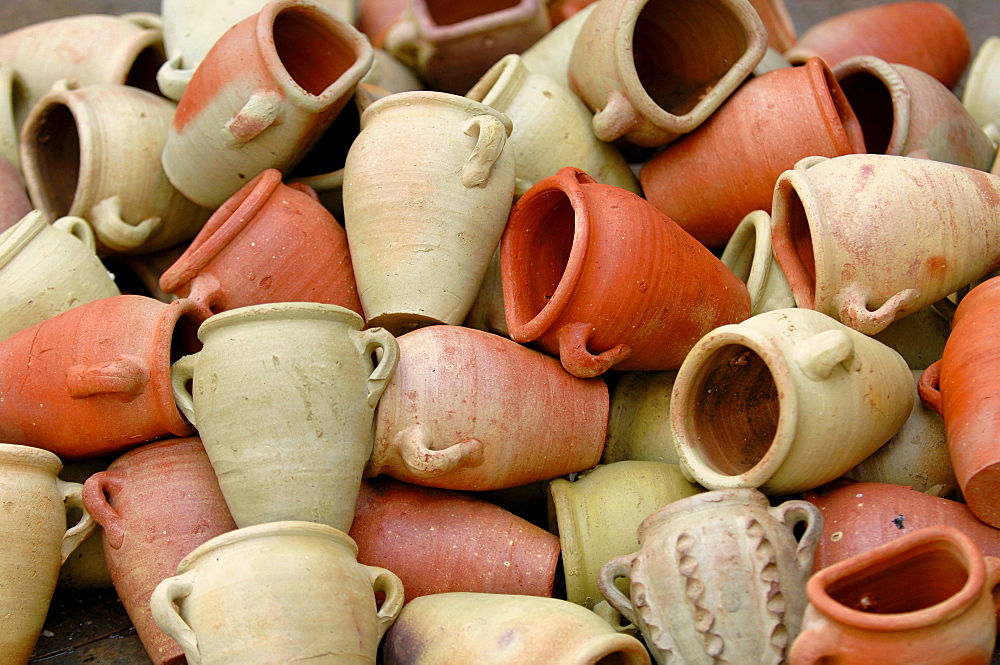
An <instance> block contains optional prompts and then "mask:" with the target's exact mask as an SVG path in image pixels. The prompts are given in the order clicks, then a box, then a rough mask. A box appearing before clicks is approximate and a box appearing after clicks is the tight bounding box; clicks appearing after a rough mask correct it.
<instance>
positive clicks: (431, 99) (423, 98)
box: [361, 90, 514, 137]
mask: <svg viewBox="0 0 1000 665" xmlns="http://www.w3.org/2000/svg"><path fill="white" fill-rule="evenodd" d="M427 104H431V105H434V106H444V107H445V108H449V109H452V110H458V111H460V112H462V113H464V114H466V115H468V116H469V117H473V116H477V115H491V116H493V117H494V118H496V119H497V120H499V121H500V122H501V123H503V126H504V129H506V130H507V136H508V137H509V136H510V133H511V132H512V131H513V130H514V125H513V123H512V122H511V120H510V118H509V117H507V114H505V113H504V112H502V111H499V110H497V109H495V108H493V107H491V106H487V105H486V104H483V103H482V102H478V101H476V100H474V99H469V98H468V97H461V96H459V95H453V94H451V93H448V92H439V91H436V90H407V91H405V92H397V93H393V94H391V95H386V96H385V97H382V98H381V99H377V100H375V101H374V102H372V103H371V104H370V105H369V106H368V108H366V109H365V110H364V112H363V113H362V114H361V130H362V131H364V130H365V128H366V127H367V126H368V124H369V123H370V122H371V121H372V120H373V116H376V115H378V114H380V113H382V112H383V111H385V110H388V109H391V108H394V107H397V106H402V107H415V106H418V105H419V106H423V105H427Z"/></svg>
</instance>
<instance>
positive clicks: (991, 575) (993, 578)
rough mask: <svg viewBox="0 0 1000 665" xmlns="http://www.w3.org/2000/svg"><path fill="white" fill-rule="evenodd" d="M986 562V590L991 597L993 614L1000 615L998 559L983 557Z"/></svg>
mask: <svg viewBox="0 0 1000 665" xmlns="http://www.w3.org/2000/svg"><path fill="white" fill-rule="evenodd" d="M983 561H985V562H986V590H987V591H988V592H989V593H990V594H992V596H993V612H994V613H1000V559H998V558H997V557H995V556H984V557H983Z"/></svg>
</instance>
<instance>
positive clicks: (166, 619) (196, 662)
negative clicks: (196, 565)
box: [149, 570, 201, 665]
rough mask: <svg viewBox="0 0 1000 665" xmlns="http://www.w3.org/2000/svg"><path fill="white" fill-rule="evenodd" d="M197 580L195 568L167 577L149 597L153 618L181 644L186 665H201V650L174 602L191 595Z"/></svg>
mask: <svg viewBox="0 0 1000 665" xmlns="http://www.w3.org/2000/svg"><path fill="white" fill-rule="evenodd" d="M197 580H198V571H195V570H189V571H187V572H186V573H183V574H181V575H177V576H175V577H168V578H167V579H165V580H163V581H162V582H160V583H159V584H158V585H157V586H156V588H155V589H154V590H153V595H152V596H151V597H150V599H149V609H150V610H151V612H152V614H153V620H154V621H156V624H157V625H158V626H159V627H160V628H161V629H162V630H163V632H164V633H166V634H167V635H169V636H170V637H172V638H174V639H175V640H176V641H177V643H178V644H180V645H181V648H182V649H184V655H185V656H186V657H187V662H188V665H201V652H200V651H199V650H198V638H197V637H196V636H195V634H194V631H193V630H191V626H189V625H188V624H187V622H186V621H184V619H183V618H181V615H180V613H179V612H178V611H177V607H176V603H178V602H180V601H182V600H184V599H185V598H187V597H188V596H190V595H191V592H192V591H193V590H194V584H195V582H196V581H197Z"/></svg>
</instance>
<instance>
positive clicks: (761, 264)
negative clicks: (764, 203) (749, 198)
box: [721, 210, 795, 315]
mask: <svg viewBox="0 0 1000 665" xmlns="http://www.w3.org/2000/svg"><path fill="white" fill-rule="evenodd" d="M721 258H722V262H723V263H724V264H726V267H727V268H729V269H730V270H732V271H733V274H735V275H736V276H737V277H739V278H740V279H742V280H743V281H744V282H745V283H746V285H747V291H749V292H750V313H751V314H752V315H757V314H763V313H764V312H770V311H771V310H774V309H782V308H784V307H795V297H794V296H792V288H791V287H790V286H788V280H786V279H785V273H783V272H781V266H779V265H778V261H777V260H776V259H775V258H774V252H773V251H772V249H771V216H770V215H769V214H767V212H766V211H764V210H755V211H753V212H751V213H750V214H748V215H747V216H746V217H744V218H743V221H742V222H740V223H739V226H737V227H736V230H735V231H733V235H732V236H731V237H730V238H729V242H728V243H727V244H726V248H725V250H724V251H723V252H722V257H721Z"/></svg>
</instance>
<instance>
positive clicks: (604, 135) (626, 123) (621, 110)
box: [592, 90, 642, 143]
mask: <svg viewBox="0 0 1000 665" xmlns="http://www.w3.org/2000/svg"><path fill="white" fill-rule="evenodd" d="M641 122H642V115H641V114H640V113H639V111H637V110H636V108H635V106H634V105H633V104H632V102H630V101H629V99H628V97H626V96H625V95H624V94H622V93H621V92H619V91H618V90H612V91H611V92H610V93H608V101H607V103H606V104H605V105H604V108H603V109H601V110H600V111H598V112H597V113H596V114H594V119H593V121H592V126H593V128H594V135H595V136H597V138H598V139H600V140H601V141H604V142H605V143H611V142H612V141H615V140H617V139H619V138H621V137H622V136H625V135H626V134H628V133H629V132H631V131H632V130H634V129H636V128H637V127H638V126H639V125H640V123H641Z"/></svg>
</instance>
